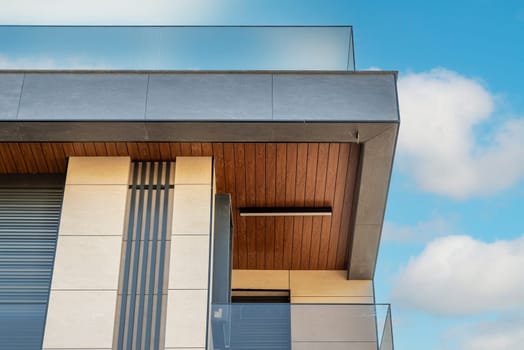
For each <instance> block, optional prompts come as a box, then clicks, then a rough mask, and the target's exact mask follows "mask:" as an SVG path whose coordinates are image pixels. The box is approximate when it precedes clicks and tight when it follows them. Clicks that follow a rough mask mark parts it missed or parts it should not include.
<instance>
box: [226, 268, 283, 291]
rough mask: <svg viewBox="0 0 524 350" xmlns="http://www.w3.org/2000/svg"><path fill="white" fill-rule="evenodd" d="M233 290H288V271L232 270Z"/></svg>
mask: <svg viewBox="0 0 524 350" xmlns="http://www.w3.org/2000/svg"><path fill="white" fill-rule="evenodd" d="M231 284H232V288H233V289H277V290H288V289H289V270H233V274H232V281H231Z"/></svg>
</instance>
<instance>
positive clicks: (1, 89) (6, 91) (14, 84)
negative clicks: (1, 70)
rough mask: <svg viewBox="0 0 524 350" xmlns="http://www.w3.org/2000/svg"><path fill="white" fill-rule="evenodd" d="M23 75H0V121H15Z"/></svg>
mask: <svg viewBox="0 0 524 350" xmlns="http://www.w3.org/2000/svg"><path fill="white" fill-rule="evenodd" d="M23 80H24V75H23V74H2V75H0V120H10V119H16V114H17V111H18V102H19V100H20V91H21V90H22V81H23Z"/></svg>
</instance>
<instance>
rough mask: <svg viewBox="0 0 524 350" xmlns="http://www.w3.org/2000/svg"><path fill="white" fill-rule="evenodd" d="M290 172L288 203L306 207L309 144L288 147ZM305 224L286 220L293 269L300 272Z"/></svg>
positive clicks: (291, 219) (295, 218)
mask: <svg viewBox="0 0 524 350" xmlns="http://www.w3.org/2000/svg"><path fill="white" fill-rule="evenodd" d="M287 151H288V154H287V162H288V171H290V172H292V173H293V177H292V178H291V179H290V178H288V179H287V180H286V182H287V181H288V180H292V183H291V184H289V185H288V184H287V183H286V202H287V205H288V206H295V207H301V206H304V194H305V191H306V174H305V172H306V168H307V144H305V143H299V144H294V147H291V144H289V145H288V149H287ZM289 188H292V192H288V190H287V189H289ZM303 224H304V218H302V217H294V218H286V232H285V233H284V234H285V235H286V236H289V237H291V239H290V240H291V246H292V248H291V251H290V252H289V254H290V256H291V257H292V260H291V267H290V268H291V269H294V270H298V269H300V267H301V265H300V262H301V258H302V228H303Z"/></svg>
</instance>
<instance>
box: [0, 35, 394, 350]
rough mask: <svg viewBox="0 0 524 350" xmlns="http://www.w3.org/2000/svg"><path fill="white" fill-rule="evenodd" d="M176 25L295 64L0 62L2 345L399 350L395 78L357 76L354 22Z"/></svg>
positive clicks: (374, 74) (224, 59) (49, 349)
mask: <svg viewBox="0 0 524 350" xmlns="http://www.w3.org/2000/svg"><path fill="white" fill-rule="evenodd" d="M3 29H4V30H8V31H16V30H19V31H20V33H22V34H20V33H19V34H20V35H29V34H28V33H30V32H31V31H33V33H35V31H36V32H37V33H38V31H39V30H40V32H44V33H45V32H47V31H50V32H53V30H55V31H67V30H70V31H72V32H73V33H75V31H79V30H80V31H83V30H86V31H89V30H91V31H97V30H101V29H100V28H98V29H97V28H96V27H91V28H52V27H51V28H50V27H43V28H38V27H36V28H30V30H29V32H24V30H26V29H25V28H3ZM121 29H122V28H119V27H117V28H116V29H115V30H117V31H119V30H121ZM124 29H126V28H124ZM104 30H111V29H107V28H105V29H104ZM127 30H135V29H132V28H127ZM139 30H140V29H139ZM142 30H148V29H147V28H142ZM156 30H162V28H157V29H156ZM167 30H174V31H175V32H176V31H177V30H178V31H182V32H183V33H181V34H180V33H179V34H180V35H182V36H183V35H193V34H187V33H195V32H196V33H200V31H202V33H204V34H205V35H211V36H212V37H213V41H214V42H221V41H223V42H229V41H228V40H229V39H231V37H230V36H228V35H233V34H231V33H234V36H235V37H236V38H239V35H240V34H239V33H244V35H247V36H248V39H245V38H244V39H242V40H248V41H254V42H256V40H257V38H260V36H251V37H250V36H249V35H252V34H253V33H251V32H250V31H253V30H257V31H260V32H261V33H266V31H270V32H271V31H273V32H274V31H276V32H277V35H275V34H273V37H272V38H273V39H274V40H277V41H278V42H279V43H281V41H282V40H287V39H286V38H288V39H289V38H291V39H290V40H291V41H292V42H294V43H295V44H296V47H294V48H293V50H294V51H293V52H294V54H295V55H296V56H293V57H294V58H297V57H298V61H297V62H295V63H296V68H294V67H293V65H292V63H293V59H294V58H293V57H292V58H293V59H291V63H289V60H286V61H285V63H282V62H284V61H282V62H280V63H274V67H271V63H269V64H267V65H264V66H262V68H259V67H261V66H260V63H257V65H258V66H256V67H255V68H257V67H258V68H259V69H249V70H244V69H243V68H245V67H244V66H241V67H240V68H239V69H238V70H235V69H233V68H234V67H229V68H227V67H226V68H227V69H225V68H223V66H220V67H218V68H220V69H217V67H216V66H214V65H208V66H205V67H204V68H209V67H211V68H210V69H211V70H206V69H190V68H188V67H186V66H185V65H184V64H181V65H180V67H182V68H184V69H169V70H163V69H162V70H160V69H155V70H151V69H149V70H148V69H133V70H129V69H111V70H94V69H92V70H50V69H46V70H34V69H32V70H29V69H22V70H5V71H2V72H0V173H1V175H0V348H1V349H13V350H14V349H46V350H57V349H93V350H94V349H179V350H182V349H217V350H218V349H232V350H237V349H293V350H309V349H327V350H339V349H354V350H371V349H373V350H377V349H380V350H386V349H393V341H392V329H391V316H390V310H389V305H380V304H376V302H375V297H374V287H373V278H374V272H375V265H376V260H377V254H378V248H379V244H380V235H381V230H382V223H383V219H384V211H385V206H386V199H387V192H388V187H389V180H390V176H391V168H392V162H393V157H394V150H395V145H396V140H397V133H398V127H399V113H398V102H397V90H396V73H395V72H379V71H372V72H358V71H355V70H354V58H353V46H352V31H351V27H333V28H329V27H327V28H324V27H313V28H312V27H306V28H288V27H267V28H230V29H228V28H224V27H219V28H211V27H205V28H200V27H197V28H184V27H182V28H171V29H169V28H167ZM191 30H192V31H191ZM229 30H231V31H232V32H229ZM311 30H314V31H315V33H317V34H318V33H320V34H318V35H319V36H320V37H321V40H320V42H322V43H324V44H325V45H328V44H326V43H327V42H328V41H327V39H326V38H331V39H332V40H334V42H336V45H335V46H337V45H338V46H337V47H342V48H344V50H342V51H340V52H339V53H338V51H336V52H337V54H336V55H335V54H333V53H329V54H325V55H324V53H322V50H327V49H326V48H325V47H324V48H322V47H320V48H317V49H318V50H320V51H321V53H319V54H318V55H316V56H315V57H310V56H307V55H306V56H305V57H303V53H304V52H310V51H308V50H310V49H311V48H310V47H308V45H311V42H308V40H305V41H300V40H296V38H297V35H298V34H297V33H299V34H300V35H302V36H304V34H305V37H310V38H311V41H312V42H314V41H315V37H314V36H313V35H312V34H311V32H309V31H311ZM186 31H187V32H186ZM224 32H225V33H227V35H225V36H221V35H222V34H220V33H224ZM184 33H185V34H184ZM213 33H214V34H215V35H216V36H213ZM246 33H247V34H246ZM77 34H78V33H77ZM199 35H200V34H199ZM264 35H266V34H264ZM267 35H268V36H267V38H271V35H269V34H267ZM286 35H287V36H286ZM264 38H266V37H264ZM226 39H227V40H226ZM317 39H318V38H317ZM331 39H330V40H331ZM39 40H42V41H43V42H45V38H44V39H42V38H40V39H39ZM239 40H240V39H239ZM264 40H266V39H264ZM264 40H261V44H260V45H262V46H263V45H264V44H263V43H264V42H265V41H264ZM340 43H344V44H343V45H340ZM317 44H318V43H316V44H315V45H317ZM280 49H282V46H280ZM217 50H218V49H217ZM252 50H254V49H252ZM275 50H276V49H275ZM301 50H302V51H301ZM219 51H220V50H219ZM220 52H221V53H220V54H221V55H222V56H221V57H220V63H219V64H220V65H222V64H224V62H226V63H227V62H228V59H229V58H231V57H233V56H231V57H229V56H228V53H224V52H222V51H220ZM231 52H232V53H234V54H235V55H236V56H238V55H240V54H239V52H235V51H234V50H232V51H231ZM231 52H230V53H229V55H232V53H231ZM310 53H311V52H310ZM271 54H274V53H268V55H271ZM291 55H293V54H291ZM333 55H334V56H335V57H333ZM236 56H235V57H236ZM240 56H242V55H240ZM254 56H257V57H258V58H260V57H259V56H260V54H259V53H258V52H256V54H255V55H254ZM235 59H238V57H237V58H235ZM266 59H269V58H267V57H266ZM231 60H233V58H231ZM269 60H271V59H269ZM337 60H339V61H337ZM233 61H234V60H233ZM261 62H265V61H264V60H262V61H261ZM215 63H216V62H215ZM264 64H266V63H264ZM233 65H234V63H233ZM124 68H127V67H124ZM175 68H179V67H175ZM222 68H223V69H222ZM248 68H249V67H248Z"/></svg>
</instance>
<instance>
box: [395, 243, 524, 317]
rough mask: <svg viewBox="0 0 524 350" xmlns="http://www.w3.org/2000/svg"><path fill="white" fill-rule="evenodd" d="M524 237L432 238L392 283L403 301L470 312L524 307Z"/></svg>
mask: <svg viewBox="0 0 524 350" xmlns="http://www.w3.org/2000/svg"><path fill="white" fill-rule="evenodd" d="M523 266H524V236H522V237H520V238H517V239H514V240H508V241H502V240H501V241H496V242H493V243H485V242H482V241H478V240H475V239H473V238H472V237H470V236H447V237H442V238H437V239H435V240H433V241H431V242H430V243H429V244H428V245H427V246H426V248H425V249H424V250H423V251H422V253H421V254H420V255H418V256H416V257H413V258H411V259H410V260H409V262H408V264H407V266H406V267H405V268H403V269H402V270H401V271H400V274H399V276H398V277H397V278H396V280H395V282H394V286H393V299H394V300H395V301H396V302H398V303H399V304H401V305H404V306H409V307H414V308H416V309H419V310H423V311H427V312H430V313H434V314H444V315H466V314H475V313H481V312H488V311H501V310H509V309H513V308H521V307H524V298H523V295H524V274H523V273H522V267H523Z"/></svg>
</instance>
